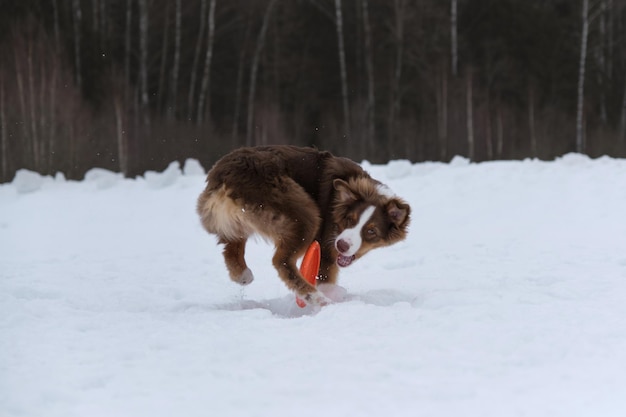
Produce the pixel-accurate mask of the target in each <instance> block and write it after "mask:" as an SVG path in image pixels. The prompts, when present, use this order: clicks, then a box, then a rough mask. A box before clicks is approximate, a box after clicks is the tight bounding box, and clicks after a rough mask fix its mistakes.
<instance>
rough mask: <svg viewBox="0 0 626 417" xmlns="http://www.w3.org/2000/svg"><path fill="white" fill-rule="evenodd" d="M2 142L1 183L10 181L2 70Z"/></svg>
mask: <svg viewBox="0 0 626 417" xmlns="http://www.w3.org/2000/svg"><path fill="white" fill-rule="evenodd" d="M0 140H1V141H2V142H1V143H2V177H0V183H3V182H6V181H9V156H8V153H9V147H8V142H9V138H8V137H7V117H6V113H5V107H4V73H3V71H2V70H0Z"/></svg>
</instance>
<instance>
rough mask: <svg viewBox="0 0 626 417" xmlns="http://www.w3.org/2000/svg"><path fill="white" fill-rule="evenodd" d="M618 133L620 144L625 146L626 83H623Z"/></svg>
mask: <svg viewBox="0 0 626 417" xmlns="http://www.w3.org/2000/svg"><path fill="white" fill-rule="evenodd" d="M619 125H620V133H621V136H622V143H623V144H626V81H625V82H624V95H623V96H622V114H621V116H620V124H619Z"/></svg>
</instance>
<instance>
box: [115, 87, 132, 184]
mask: <svg viewBox="0 0 626 417" xmlns="http://www.w3.org/2000/svg"><path fill="white" fill-rule="evenodd" d="M122 103H123V101H122V97H121V96H120V94H115V96H114V98H113V109H114V112H115V136H116V138H117V159H118V163H119V170H120V172H121V173H122V174H124V176H127V175H128V174H129V169H128V168H129V165H128V140H127V136H126V134H125V130H124V114H125V112H124V109H123V104H122Z"/></svg>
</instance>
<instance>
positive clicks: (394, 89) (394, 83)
mask: <svg viewBox="0 0 626 417" xmlns="http://www.w3.org/2000/svg"><path fill="white" fill-rule="evenodd" d="M393 3H394V25H393V30H394V33H393V38H394V43H395V46H396V48H395V49H396V50H395V52H396V60H395V64H394V67H393V75H392V79H391V100H390V105H389V120H388V122H387V123H388V129H389V133H388V136H389V137H388V144H389V156H393V154H394V152H395V141H396V138H395V127H396V116H397V114H398V113H399V112H400V79H401V78H402V66H403V63H404V23H405V19H406V8H405V6H406V0H394V2H393Z"/></svg>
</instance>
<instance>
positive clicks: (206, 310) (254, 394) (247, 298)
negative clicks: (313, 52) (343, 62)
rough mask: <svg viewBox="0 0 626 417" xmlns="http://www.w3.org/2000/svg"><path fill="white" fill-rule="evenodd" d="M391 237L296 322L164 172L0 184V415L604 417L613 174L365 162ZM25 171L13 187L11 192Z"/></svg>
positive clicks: (258, 262)
mask: <svg viewBox="0 0 626 417" xmlns="http://www.w3.org/2000/svg"><path fill="white" fill-rule="evenodd" d="M364 166H365V168H366V169H367V170H368V171H369V172H370V173H371V174H372V175H373V176H374V177H376V178H378V179H380V180H381V181H384V182H386V183H387V184H388V185H389V186H390V187H391V188H392V189H393V190H394V191H395V192H396V193H397V194H398V195H400V196H402V197H404V198H405V199H407V200H408V201H409V202H410V204H411V206H412V213H413V214H412V224H411V229H410V233H409V237H408V239H407V241H405V242H403V243H401V244H398V245H396V246H394V247H390V248H386V249H379V250H377V251H374V252H371V253H370V254H368V255H367V256H366V257H364V258H363V259H361V260H359V261H357V262H356V263H355V264H353V265H352V266H351V267H349V268H347V269H345V270H343V271H342V273H341V275H340V284H341V285H342V286H343V287H345V289H346V290H347V294H346V297H345V299H344V300H343V301H340V302H337V303H335V304H332V305H330V306H327V307H324V308H323V309H321V311H319V312H317V313H316V312H313V311H311V310H310V309H308V308H307V309H299V308H298V307H297V306H296V304H295V302H294V297H293V295H292V294H290V293H289V292H288V291H287V289H286V288H285V287H284V286H283V284H282V282H281V281H280V280H279V279H278V277H277V275H276V272H275V271H274V269H273V268H272V266H271V260H270V258H271V254H272V248H271V247H270V246H269V245H268V244H266V243H265V242H263V241H261V240H260V241H259V242H256V243H251V244H250V245H249V247H248V251H247V252H248V259H249V264H250V266H251V269H252V270H253V271H254V272H255V275H256V280H255V282H254V283H253V284H252V285H250V286H249V287H246V288H245V289H242V288H241V287H239V286H237V285H236V284H234V283H232V282H231V281H230V280H229V279H228V277H227V273H226V269H225V267H224V265H223V261H222V258H221V251H220V248H219V247H218V246H217V245H216V243H215V239H214V238H213V237H211V236H209V235H208V234H206V233H205V232H204V231H203V230H202V228H201V227H200V225H199V221H198V218H197V216H196V214H195V200H196V197H197V195H198V194H199V192H200V191H201V189H202V188H203V186H204V177H203V175H202V171H201V169H199V167H198V166H197V164H193V163H189V164H187V165H186V166H185V173H184V174H182V173H181V171H180V169H179V168H178V166H177V165H175V164H174V165H172V166H170V168H169V169H168V170H167V171H166V172H165V173H154V172H152V173H146V175H145V176H144V177H142V178H138V179H135V180H124V179H122V178H121V177H120V176H119V175H115V174H113V173H110V172H106V171H102V170H93V171H91V172H90V173H89V175H88V176H87V179H86V180H85V181H82V182H71V181H65V180H64V179H63V178H62V176H57V178H55V179H52V178H41V177H39V176H37V175H32V174H31V173H28V172H20V174H19V175H18V176H17V178H16V179H15V180H14V181H13V182H12V183H10V184H4V185H1V186H0V416H2V417H8V416H29V417H30V416H33V417H57V416H58V417H74V416H76V417H78V416H80V417H99V416H112V417H125V416H133V417H134V416H141V417H143V416H146V417H159V416H167V417H169V416H185V417H196V416H198V417H200V416H203V417H204V416H223V417H234V416H245V417H249V416H272V417H275V416H298V417H307V416H316V417H319V416H324V417H334V416H383V415H384V416H455V417H456V416H460V415H462V416H464V417H471V416H480V417H485V416H498V417H501V416H532V417H537V416H568V417H572V416H603V417H607V416H624V415H626V161H625V160H615V159H609V158H600V159H598V160H591V159H588V158H586V157H583V156H580V155H567V156H565V157H563V158H560V159H559V160H557V161H555V162H539V161H523V162H492V163H482V164H469V163H467V161H465V160H463V159H459V158H457V159H455V160H453V161H452V162H451V163H450V164H440V163H423V164H414V165H411V164H410V163H408V162H406V161H393V162H390V163H389V164H387V165H384V166H372V165H370V164H368V163H364ZM29 174H31V175H29Z"/></svg>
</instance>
